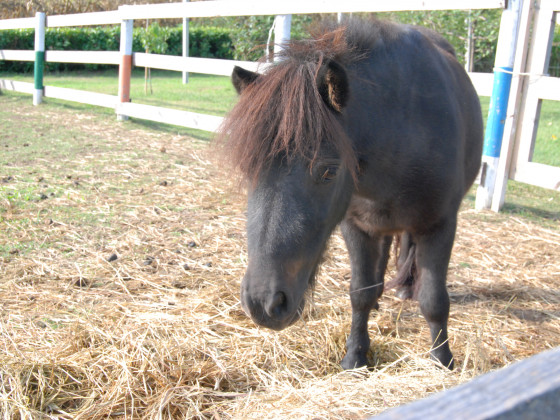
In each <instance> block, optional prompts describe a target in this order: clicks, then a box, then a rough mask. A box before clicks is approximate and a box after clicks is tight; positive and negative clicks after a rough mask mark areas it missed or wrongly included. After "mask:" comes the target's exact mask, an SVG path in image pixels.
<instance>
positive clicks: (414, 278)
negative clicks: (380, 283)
mask: <svg viewBox="0 0 560 420" xmlns="http://www.w3.org/2000/svg"><path fill="white" fill-rule="evenodd" d="M406 235H408V234H407V233H405V234H403V236H406ZM396 252H397V264H396V265H397V274H396V276H395V277H394V278H393V279H392V280H389V281H388V282H387V284H386V286H385V287H386V288H387V289H397V296H398V297H400V298H401V299H416V297H417V295H418V283H419V282H418V270H417V269H416V245H415V244H414V243H413V242H412V240H411V238H410V236H409V235H408V237H405V238H402V237H401V236H398V237H397V241H396Z"/></svg>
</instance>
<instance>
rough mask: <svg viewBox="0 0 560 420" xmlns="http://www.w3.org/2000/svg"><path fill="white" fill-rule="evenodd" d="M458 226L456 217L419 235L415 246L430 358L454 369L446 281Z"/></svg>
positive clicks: (421, 306)
mask: <svg viewBox="0 0 560 420" xmlns="http://www.w3.org/2000/svg"><path fill="white" fill-rule="evenodd" d="M456 224H457V221H456V219H455V218H454V217H453V218H452V220H447V221H446V222H445V223H443V224H441V225H440V226H439V227H438V229H436V230H435V231H433V232H432V233H430V234H428V235H421V236H418V237H417V245H416V264H417V270H418V281H419V285H418V302H419V303H420V309H421V310H422V314H423V315H424V318H425V319H426V321H427V322H428V326H429V327H430V334H431V336H432V349H431V355H432V357H433V358H434V359H436V360H438V361H439V362H440V363H441V364H442V365H443V366H446V367H447V368H449V369H453V355H452V354H451V350H450V349H449V343H448V337H447V320H448V318H449V295H448V293H447V286H446V278H447V268H448V265H449V260H450V257H451V249H452V248H453V240H454V238H455V230H456Z"/></svg>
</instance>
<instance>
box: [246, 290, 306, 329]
mask: <svg viewBox="0 0 560 420" xmlns="http://www.w3.org/2000/svg"><path fill="white" fill-rule="evenodd" d="M241 307H242V308H243V310H244V311H245V313H246V314H247V315H248V316H249V317H250V318H251V319H252V320H253V321H254V322H255V324H257V325H260V326H262V327H265V328H270V329H272V330H276V331H279V330H283V329H284V328H286V327H289V326H290V325H292V324H293V323H294V322H296V321H297V320H298V318H299V313H300V311H299V310H298V305H296V304H295V302H292V301H290V297H289V295H288V294H287V293H285V292H283V291H279V290H277V291H272V292H266V293H263V294H257V295H256V296H254V295H252V294H251V292H249V290H248V289H247V285H246V280H245V279H244V281H243V283H242V285H241Z"/></svg>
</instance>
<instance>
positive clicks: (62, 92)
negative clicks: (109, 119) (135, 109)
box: [44, 86, 118, 109]
mask: <svg viewBox="0 0 560 420" xmlns="http://www.w3.org/2000/svg"><path fill="white" fill-rule="evenodd" d="M44 91H45V93H44V96H45V97H47V98H56V99H64V100H65V101H73V102H80V103H82V104H89V105H97V106H103V107H106V108H113V109H114V108H115V107H116V105H117V102H118V96H116V95H107V94H104V93H96V92H89V91H86V90H77V89H68V88H61V87H55V86H45V89H44Z"/></svg>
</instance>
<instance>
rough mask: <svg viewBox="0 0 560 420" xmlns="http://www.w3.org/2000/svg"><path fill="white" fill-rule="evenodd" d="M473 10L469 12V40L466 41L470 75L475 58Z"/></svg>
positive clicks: (466, 63)
mask: <svg viewBox="0 0 560 420" xmlns="http://www.w3.org/2000/svg"><path fill="white" fill-rule="evenodd" d="M473 26H474V25H473V18H472V10H469V15H468V16H467V40H466V41H465V47H466V48H465V49H466V51H465V70H466V71H467V72H468V73H470V72H472V71H473V57H474V30H473Z"/></svg>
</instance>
